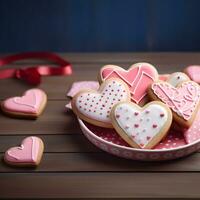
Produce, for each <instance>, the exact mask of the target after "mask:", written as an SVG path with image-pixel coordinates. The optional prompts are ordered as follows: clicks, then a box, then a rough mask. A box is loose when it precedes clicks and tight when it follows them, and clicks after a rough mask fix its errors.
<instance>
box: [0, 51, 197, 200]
mask: <svg viewBox="0 0 200 200" xmlns="http://www.w3.org/2000/svg"><path fill="white" fill-rule="evenodd" d="M62 56H63V57H65V58H66V59H68V60H69V61H71V62H72V64H73V69H74V73H73V75H72V76H69V77H67V76H65V77H46V78H43V82H42V84H41V85H40V88H41V89H43V90H44V91H46V92H47V94H48V103H47V107H46V109H45V111H44V113H43V115H42V116H40V117H39V118H38V119H37V120H22V119H11V118H8V117H6V116H4V115H3V114H2V113H1V114H0V154H1V157H3V154H4V152H5V151H6V150H7V149H8V148H9V147H12V146H16V145H18V144H19V143H20V142H21V140H22V139H23V138H24V137H26V136H31V135H36V136H39V137H41V138H42V139H43V141H44V143H45V153H44V155H43V159H42V162H41V164H40V165H39V166H38V167H37V168H36V169H27V168H11V167H9V166H7V165H5V164H4V162H3V161H2V160H1V161H0V198H15V199H16V198H19V199H22V198H59V197H60V198H122V199H124V198H136V199H137V198H153V199H154V198H183V197H185V198H190V197H191V198H192V197H193V198H200V189H199V182H200V173H199V172H200V154H199V153H196V154H193V155H191V156H189V157H187V158H183V159H179V160H176V161H170V162H138V161H132V160H125V159H120V158H117V157H114V156H112V155H109V154H107V153H105V152H103V151H101V150H99V149H97V148H96V147H95V146H94V145H92V144H91V143H90V142H89V141H88V140H87V139H86V138H85V137H84V136H83V134H82V133H81V131H80V129H79V126H78V123H77V121H76V118H75V116H74V115H73V113H72V112H65V111H64V106H65V104H66V103H67V102H68V100H67V98H66V92H67V91H68V89H69V88H70V86H71V84H72V83H73V82H74V81H78V80H96V76H97V72H98V70H99V68H100V67H101V66H102V65H104V64H117V65H120V66H123V67H126V68H127V67H128V66H129V65H130V64H131V63H135V62H141V61H143V62H144V61H145V62H150V63H152V64H154V65H155V66H157V67H158V71H159V73H168V72H174V71H180V70H182V69H183V67H185V66H187V65H189V64H199V63H200V53H128V54H127V53H122V54H121V53H116V54H105V53H101V54H62ZM36 62H37V63H40V62H39V61H24V62H21V63H17V64H15V65H13V67H19V66H23V65H27V64H28V65H29V64H30V65H31V64H33V63H36ZM28 88H30V87H29V86H28V85H26V84H24V83H22V82H20V81H19V80H14V79H7V80H1V81H0V99H1V100H3V99H5V98H7V97H11V96H14V95H21V94H22V93H23V92H24V91H25V90H26V89H28Z"/></svg>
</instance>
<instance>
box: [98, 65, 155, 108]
mask: <svg viewBox="0 0 200 200" xmlns="http://www.w3.org/2000/svg"><path fill="white" fill-rule="evenodd" d="M118 68H119V69H118ZM118 68H115V67H111V66H109V65H108V67H104V68H103V69H102V70H101V76H102V78H103V80H107V79H109V78H120V79H122V80H123V81H124V82H125V83H126V84H127V85H128V86H129V89H130V92H131V99H132V101H133V102H135V103H137V104H138V103H139V102H140V101H141V100H142V99H143V98H144V97H145V96H146V94H147V88H148V87H149V85H150V84H152V83H153V82H154V81H155V80H156V79H157V76H158V74H157V72H156V70H155V69H154V68H153V67H152V66H151V65H150V64H148V63H138V64H135V65H133V66H132V67H131V68H130V69H129V70H127V71H126V70H124V69H122V68H120V67H118Z"/></svg>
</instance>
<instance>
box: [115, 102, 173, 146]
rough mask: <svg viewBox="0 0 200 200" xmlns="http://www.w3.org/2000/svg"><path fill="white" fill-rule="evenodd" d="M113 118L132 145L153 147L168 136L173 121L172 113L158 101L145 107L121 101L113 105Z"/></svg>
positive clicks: (122, 134) (120, 131) (121, 134)
mask: <svg viewBox="0 0 200 200" xmlns="http://www.w3.org/2000/svg"><path fill="white" fill-rule="evenodd" d="M111 120H112V124H113V126H114V128H115V130H116V131H117V133H118V134H119V135H120V136H121V137H122V138H123V139H124V140H125V141H126V142H127V143H128V144H129V145H130V146H132V147H134V148H142V149H151V148H153V147H154V146H155V145H156V144H158V143H159V142H160V141H161V140H162V139H163V138H164V137H165V136H166V134H167V131H168V130H169V128H170V126H171V123H172V113H171V110H170V109H169V108H168V107H167V106H166V105H165V104H163V103H161V102H158V101H153V102H150V103H148V104H146V105H145V106H144V107H139V106H138V105H136V104H134V103H131V102H121V103H118V104H116V105H115V106H114V107H113V109H112V111H111Z"/></svg>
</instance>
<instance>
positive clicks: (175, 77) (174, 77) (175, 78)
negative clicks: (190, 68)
mask: <svg viewBox="0 0 200 200" xmlns="http://www.w3.org/2000/svg"><path fill="white" fill-rule="evenodd" d="M166 81H167V82H168V83H170V84H171V85H173V86H174V87H176V86H178V85H179V84H180V83H182V82H185V81H190V78H189V77H188V76H187V75H186V74H185V73H183V72H175V73H172V74H171V75H169V77H168V78H167V80H166Z"/></svg>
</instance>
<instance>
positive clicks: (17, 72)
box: [0, 52, 72, 85]
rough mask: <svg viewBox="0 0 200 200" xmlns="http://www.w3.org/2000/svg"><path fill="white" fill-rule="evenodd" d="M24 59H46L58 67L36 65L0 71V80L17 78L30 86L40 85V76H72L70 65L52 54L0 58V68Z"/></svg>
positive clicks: (26, 54) (21, 54) (38, 53)
mask: <svg viewBox="0 0 200 200" xmlns="http://www.w3.org/2000/svg"><path fill="white" fill-rule="evenodd" d="M24 59H46V60H49V61H51V62H52V61H53V62H55V63H57V64H58V67H51V66H49V65H36V66H29V67H25V68H19V69H5V70H0V79H5V78H13V77H14V78H18V79H21V80H24V81H25V82H26V83H29V84H31V85H38V84H40V83H41V76H52V75H70V74H72V68H71V64H70V63H69V62H68V61H66V60H64V59H62V58H61V57H60V56H58V55H56V54H54V53H47V52H28V53H20V54H15V55H11V56H6V57H3V58H0V67H1V66H4V65H7V64H10V63H13V62H15V61H18V60H24Z"/></svg>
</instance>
